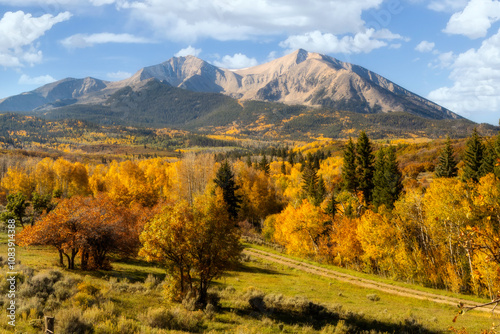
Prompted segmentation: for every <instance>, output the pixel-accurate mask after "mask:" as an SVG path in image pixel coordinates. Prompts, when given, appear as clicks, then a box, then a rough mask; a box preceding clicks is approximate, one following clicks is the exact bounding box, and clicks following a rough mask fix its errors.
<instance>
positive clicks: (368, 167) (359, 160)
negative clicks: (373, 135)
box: [356, 131, 375, 203]
mask: <svg viewBox="0 0 500 334" xmlns="http://www.w3.org/2000/svg"><path fill="white" fill-rule="evenodd" d="M372 151H373V148H372V145H371V143H370V139H369V138H368V136H367V135H366V133H365V132H364V131H361V132H360V134H359V138H358V142H357V144H356V164H357V166H356V177H357V182H358V190H361V191H362V192H363V196H364V198H365V201H366V202H367V203H371V201H372V191H373V170H374V167H373V162H374V160H375V157H374V156H373V153H372Z"/></svg>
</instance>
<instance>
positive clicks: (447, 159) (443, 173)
mask: <svg viewBox="0 0 500 334" xmlns="http://www.w3.org/2000/svg"><path fill="white" fill-rule="evenodd" d="M453 153H454V152H453V147H451V140H450V137H449V136H447V138H446V144H445V147H444V148H443V150H442V151H441V155H440V156H439V162H438V165H437V166H436V171H435V176H436V177H455V176H457V162H456V161H455V158H454V157H453Z"/></svg>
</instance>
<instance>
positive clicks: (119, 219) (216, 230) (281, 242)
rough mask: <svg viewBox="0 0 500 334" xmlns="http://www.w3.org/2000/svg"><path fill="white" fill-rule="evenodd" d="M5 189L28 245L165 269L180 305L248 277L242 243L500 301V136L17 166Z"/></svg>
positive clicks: (4, 167) (77, 260)
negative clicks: (223, 282)
mask: <svg viewBox="0 0 500 334" xmlns="http://www.w3.org/2000/svg"><path fill="white" fill-rule="evenodd" d="M153 137H154V136H152V138H153ZM190 140H192V141H193V142H195V143H197V144H198V145H202V144H201V143H203V141H207V140H208V144H207V145H210V144H213V143H214V142H210V140H212V141H213V140H215V139H207V138H205V137H201V136H198V137H196V136H194V137H192V138H191V139H190ZM150 143H151V141H149V142H148V144H150ZM218 143H220V144H221V146H223V145H234V144H235V143H234V142H224V141H219V142H218ZM0 177H1V183H0V186H1V192H0V201H1V202H2V203H3V211H2V213H1V219H2V220H3V221H4V222H5V224H7V221H8V220H9V219H15V220H16V221H17V222H19V227H18V229H19V232H18V239H19V241H20V245H21V246H23V247H27V246H40V245H43V246H48V247H50V248H51V249H53V250H54V251H55V252H57V254H58V263H59V266H60V267H61V268H66V269H67V270H75V271H85V272H92V271H96V270H110V269H112V268H113V259H116V258H117V257H118V258H120V257H131V256H132V257H138V258H141V259H145V260H147V261H151V262H153V263H156V264H158V265H159V266H161V267H162V268H165V269H167V272H168V273H169V275H170V276H169V277H170V280H171V282H170V284H168V285H167V286H168V287H167V288H165V291H164V295H165V296H167V297H166V298H168V299H170V300H172V301H174V302H183V301H185V300H186V298H188V297H191V298H194V299H193V300H194V301H193V303H195V305H197V306H196V307H195V308H205V307H207V305H208V304H210V303H211V301H210V300H211V298H213V296H211V295H210V293H209V292H208V291H209V290H208V288H209V286H210V284H211V282H212V281H213V280H214V279H217V278H219V277H221V275H222V273H223V272H224V271H226V270H228V269H230V268H234V266H235V263H236V262H237V261H238V258H239V255H240V252H241V245H240V244H239V242H238V240H239V238H240V237H241V236H242V235H243V236H246V237H251V238H253V239H255V240H260V241H261V242H262V243H266V244H274V245H276V246H277V247H280V248H282V249H284V251H285V252H286V253H288V254H291V255H294V256H298V257H301V258H306V259H311V260H315V261H318V262H320V263H325V264H333V265H336V266H339V267H343V268H348V269H354V270H356V271H360V272H364V273H371V274H376V275H379V276H381V277H385V278H390V279H393V280H397V281H403V282H408V283H413V284H419V285H422V286H426V287H432V288H438V289H445V290H448V291H452V292H457V293H458V292H459V293H464V294H470V295H476V296H480V297H486V298H488V299H491V300H494V299H497V298H499V297H500V296H498V291H500V270H499V268H500V267H499V266H500V257H499V255H498V254H500V241H499V238H500V231H499V229H498V226H500V225H499V224H500V135H496V136H485V137H482V136H481V135H480V134H479V133H478V131H476V130H474V131H473V132H472V133H471V134H470V136H469V137H468V138H466V139H450V138H449V137H448V138H447V139H437V140H432V141H429V140H424V141H422V142H420V143H418V142H417V143H415V142H414V143H411V142H410V141H408V140H393V141H390V140H373V139H371V138H369V136H368V135H367V134H366V133H365V132H363V131H361V132H360V133H359V134H358V136H357V138H350V139H349V140H345V141H342V140H340V141H317V142H312V143H309V144H305V145H297V146H295V147H288V146H283V145H279V146H269V147H267V148H262V149H255V148H253V149H250V148H247V149H245V150H239V151H237V152H236V153H233V154H232V153H230V152H229V153H220V152H219V153H215V154H214V153H210V152H204V151H201V152H198V153H196V152H189V151H187V152H184V153H182V156H181V157H180V158H173V157H149V158H147V157H144V156H143V157H139V156H122V157H120V158H116V159H113V160H109V159H108V160H105V161H98V160H91V159H85V160H84V159H79V158H77V157H76V156H72V155H66V156H59V157H58V156H45V157H43V156H37V155H24V156H18V155H17V156H16V155H14V154H10V155H9V154H3V155H2V156H1V157H0ZM174 244H175V245H176V247H172V245H174ZM207 254H210V256H209V255H207ZM2 284H3V283H2Z"/></svg>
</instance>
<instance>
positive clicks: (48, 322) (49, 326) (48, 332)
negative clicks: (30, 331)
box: [44, 317, 55, 334]
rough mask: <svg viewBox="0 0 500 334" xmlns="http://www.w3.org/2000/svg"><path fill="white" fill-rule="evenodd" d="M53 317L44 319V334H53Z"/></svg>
mask: <svg viewBox="0 0 500 334" xmlns="http://www.w3.org/2000/svg"><path fill="white" fill-rule="evenodd" d="M54 322H55V319H54V317H45V332H44V333H45V334H54Z"/></svg>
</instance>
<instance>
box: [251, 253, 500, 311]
mask: <svg viewBox="0 0 500 334" xmlns="http://www.w3.org/2000/svg"><path fill="white" fill-rule="evenodd" d="M243 252H244V253H245V254H248V255H250V256H253V257H256V258H261V259H264V260H267V261H271V262H275V263H279V264H283V265H286V266H288V267H291V268H295V269H298V270H302V271H305V272H308V273H311V274H316V275H320V276H325V277H328V278H333V279H336V280H339V281H342V282H347V283H351V284H354V285H357V286H361V287H364V288H369V289H375V290H378V291H382V292H387V293H390V294H395V295H399V296H404V297H410V298H417V299H423V300H429V301H432V302H435V303H441V304H448V305H453V306H457V305H458V304H459V303H461V302H462V303H464V304H465V305H466V306H476V305H479V303H475V302H472V301H466V300H460V299H458V298H453V297H447V296H441V295H437V294H433V293H430V292H424V291H418V290H413V289H409V288H404V287H400V286H394V285H390V284H386V283H381V282H376V281H372V280H369V279H365V278H360V277H356V276H352V275H349V274H344V273H340V272H336V271H334V270H331V269H326V268H322V267H319V266H315V265H312V264H308V263H305V262H301V261H296V260H293V259H289V258H287V257H284V256H281V255H277V254H273V253H269V252H265V251H262V250H257V249H250V248H247V249H245V250H244V251H243ZM493 306H494V305H491V306H485V307H479V308H477V309H476V310H478V311H483V312H491V311H492V310H493ZM494 312H495V313H497V314H500V310H494Z"/></svg>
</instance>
